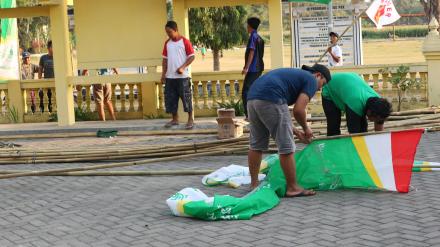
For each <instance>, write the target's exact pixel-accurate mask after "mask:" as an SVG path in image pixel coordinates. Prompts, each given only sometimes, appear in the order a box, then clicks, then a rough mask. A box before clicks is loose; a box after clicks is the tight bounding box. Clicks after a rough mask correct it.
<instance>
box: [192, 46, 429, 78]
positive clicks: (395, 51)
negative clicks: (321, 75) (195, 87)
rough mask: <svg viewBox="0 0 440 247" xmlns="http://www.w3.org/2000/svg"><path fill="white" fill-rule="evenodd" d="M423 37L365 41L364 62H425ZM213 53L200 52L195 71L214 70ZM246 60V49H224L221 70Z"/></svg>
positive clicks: (267, 58)
mask: <svg viewBox="0 0 440 247" xmlns="http://www.w3.org/2000/svg"><path fill="white" fill-rule="evenodd" d="M422 45H423V39H409V40H396V41H392V40H378V41H364V43H363V50H364V64H366V65H370V64H400V63H419V62H424V61H425V58H424V56H423V54H422ZM290 50H291V49H290V46H287V45H286V46H285V47H284V66H286V67H287V66H290V57H291V56H290ZM270 54H271V50H270V47H266V49H265V55H264V62H265V64H266V68H270V67H271V65H270ZM212 61H213V60H212V53H209V52H208V53H207V55H206V57H205V59H202V56H201V54H200V53H198V54H197V56H196V60H195V61H194V63H193V66H192V69H193V72H206V71H212V63H213V62H212ZM243 62H244V49H243V48H238V49H233V50H227V51H224V56H223V58H221V59H220V70H222V71H231V70H235V71H237V70H241V68H242V67H243Z"/></svg>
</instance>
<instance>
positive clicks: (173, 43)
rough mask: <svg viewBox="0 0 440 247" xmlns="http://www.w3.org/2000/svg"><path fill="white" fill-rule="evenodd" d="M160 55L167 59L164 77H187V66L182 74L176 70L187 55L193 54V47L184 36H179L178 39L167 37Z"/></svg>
mask: <svg viewBox="0 0 440 247" xmlns="http://www.w3.org/2000/svg"><path fill="white" fill-rule="evenodd" d="M162 56H163V58H166V59H167V60H168V69H167V74H166V78H170V79H176V78H188V77H189V72H188V68H186V69H185V71H184V72H183V73H182V74H178V73H177V72H176V71H177V69H179V68H180V67H181V66H182V65H183V64H184V63H185V62H186V60H187V59H188V58H189V57H191V56H194V49H193V47H192V44H191V42H190V41H189V40H188V39H186V38H184V37H180V39H179V40H171V39H168V40H167V41H166V42H165V45H164V48H163V52H162Z"/></svg>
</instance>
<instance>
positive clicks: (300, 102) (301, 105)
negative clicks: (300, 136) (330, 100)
mask: <svg viewBox="0 0 440 247" xmlns="http://www.w3.org/2000/svg"><path fill="white" fill-rule="evenodd" d="M309 101H310V98H309V96H308V95H307V94H305V93H301V94H300V95H299V96H298V99H297V100H296V102H295V106H294V107H293V116H294V117H295V119H296V121H297V122H298V124H299V125H300V126H301V127H302V128H303V130H304V134H305V137H306V138H307V141H310V139H311V138H312V137H313V132H312V130H311V129H310V127H309V126H307V114H306V108H307V104H308V103H309Z"/></svg>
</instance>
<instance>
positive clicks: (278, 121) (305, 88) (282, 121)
mask: <svg viewBox="0 0 440 247" xmlns="http://www.w3.org/2000/svg"><path fill="white" fill-rule="evenodd" d="M330 79H331V75H330V71H329V70H328V69H327V67H325V66H324V65H320V64H315V65H314V66H313V67H308V66H303V69H302V70H300V69H292V68H282V69H275V70H272V71H270V72H268V73H267V74H265V75H263V76H262V77H260V78H259V79H257V80H256V81H255V83H254V85H252V87H251V89H250V90H249V95H248V100H249V102H248V112H249V122H250V141H249V143H250V147H249V154H248V164H249V171H250V174H251V188H253V189H254V188H256V187H257V186H258V173H259V171H260V163H261V159H262V155H263V151H265V150H267V149H268V147H269V138H270V136H272V138H273V139H274V140H275V142H276V145H277V148H278V154H279V156H280V163H281V167H282V169H283V172H284V176H285V177H286V183H287V189H286V195H285V196H286V197H297V196H312V195H314V194H315V192H314V191H310V190H304V189H303V188H301V187H300V186H299V185H298V184H297V181H296V172H295V169H296V168H295V159H294V152H295V142H294V139H293V138H294V137H293V134H295V135H296V136H297V137H298V138H299V139H302V140H305V141H307V142H309V141H310V140H311V138H312V137H313V133H312V130H311V129H310V127H309V126H307V119H306V115H307V114H306V107H307V104H308V103H309V102H310V99H311V98H312V97H313V96H314V95H315V93H316V91H317V90H319V89H320V88H321V87H322V86H323V84H325V83H327V81H330ZM293 104H295V107H294V108H293V114H294V117H295V119H296V121H297V122H298V123H299V124H300V125H301V127H302V129H303V131H301V130H298V129H296V128H293V126H292V119H291V116H290V112H289V105H293Z"/></svg>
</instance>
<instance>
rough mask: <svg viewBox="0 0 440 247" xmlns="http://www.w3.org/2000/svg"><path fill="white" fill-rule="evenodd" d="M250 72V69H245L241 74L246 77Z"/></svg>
mask: <svg viewBox="0 0 440 247" xmlns="http://www.w3.org/2000/svg"><path fill="white" fill-rule="evenodd" d="M248 70H249V69H248V68H243V71H241V74H242V75H246V74H247V72H248Z"/></svg>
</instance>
